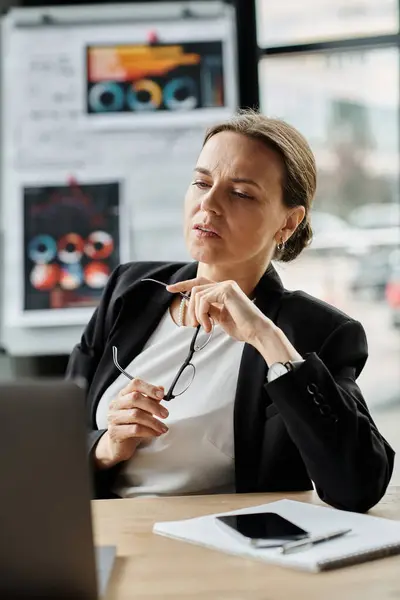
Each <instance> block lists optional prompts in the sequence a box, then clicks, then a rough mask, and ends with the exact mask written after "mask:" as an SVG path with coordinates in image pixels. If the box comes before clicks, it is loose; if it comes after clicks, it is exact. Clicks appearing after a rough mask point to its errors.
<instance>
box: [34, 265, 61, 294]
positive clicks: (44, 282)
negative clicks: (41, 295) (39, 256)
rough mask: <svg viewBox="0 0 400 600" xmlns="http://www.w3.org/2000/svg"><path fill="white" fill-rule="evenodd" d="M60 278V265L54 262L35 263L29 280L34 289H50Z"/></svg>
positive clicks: (42, 290)
mask: <svg viewBox="0 0 400 600" xmlns="http://www.w3.org/2000/svg"><path fill="white" fill-rule="evenodd" d="M59 278H60V267H59V266H58V265H56V264H50V265H35V266H34V267H33V269H32V271H31V274H30V282H31V284H32V287H34V288H35V290H39V291H41V292H44V291H49V290H52V289H53V288H54V287H55V286H56V285H57V283H58V282H59Z"/></svg>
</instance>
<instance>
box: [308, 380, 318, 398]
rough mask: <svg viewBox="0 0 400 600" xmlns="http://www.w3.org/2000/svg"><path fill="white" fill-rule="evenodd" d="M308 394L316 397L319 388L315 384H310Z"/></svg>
mask: <svg viewBox="0 0 400 600" xmlns="http://www.w3.org/2000/svg"><path fill="white" fill-rule="evenodd" d="M307 392H308V393H309V394H311V396H314V395H315V394H316V393H317V392H318V386H317V385H315V383H309V384H308V386H307Z"/></svg>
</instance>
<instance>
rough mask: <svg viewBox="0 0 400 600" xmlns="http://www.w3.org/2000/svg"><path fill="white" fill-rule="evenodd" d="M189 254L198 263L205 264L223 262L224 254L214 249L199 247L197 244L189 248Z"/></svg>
mask: <svg viewBox="0 0 400 600" xmlns="http://www.w3.org/2000/svg"><path fill="white" fill-rule="evenodd" d="M189 254H190V256H191V257H192V259H193V260H194V261H196V262H201V263H205V264H213V263H217V262H221V261H222V262H223V253H222V252H221V251H218V250H216V249H213V248H205V247H204V246H203V247H199V246H198V245H197V244H192V245H191V246H190V247H189Z"/></svg>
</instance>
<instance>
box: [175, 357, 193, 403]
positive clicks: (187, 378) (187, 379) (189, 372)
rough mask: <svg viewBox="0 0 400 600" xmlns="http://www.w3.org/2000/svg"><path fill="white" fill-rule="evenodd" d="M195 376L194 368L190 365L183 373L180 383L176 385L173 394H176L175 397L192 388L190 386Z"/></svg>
mask: <svg viewBox="0 0 400 600" xmlns="http://www.w3.org/2000/svg"><path fill="white" fill-rule="evenodd" d="M194 374H195V368H194V366H193V365H191V364H188V365H187V367H186V368H185V370H184V371H182V373H181V375H180V377H179V379H178V381H177V382H176V384H175V387H174V389H173V392H172V393H173V394H174V396H181V395H182V394H183V393H184V392H186V390H187V389H188V387H190V384H191V383H192V381H193V379H194Z"/></svg>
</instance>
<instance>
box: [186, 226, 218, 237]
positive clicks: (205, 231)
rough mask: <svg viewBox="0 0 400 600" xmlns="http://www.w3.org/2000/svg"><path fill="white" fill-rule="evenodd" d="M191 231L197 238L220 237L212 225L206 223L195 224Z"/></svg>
mask: <svg viewBox="0 0 400 600" xmlns="http://www.w3.org/2000/svg"><path fill="white" fill-rule="evenodd" d="M193 231H194V233H195V236H196V237H197V238H199V239H204V238H220V237H221V236H220V235H219V234H218V233H217V232H216V230H215V229H214V228H213V227H207V226H206V225H195V226H194V227H193Z"/></svg>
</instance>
